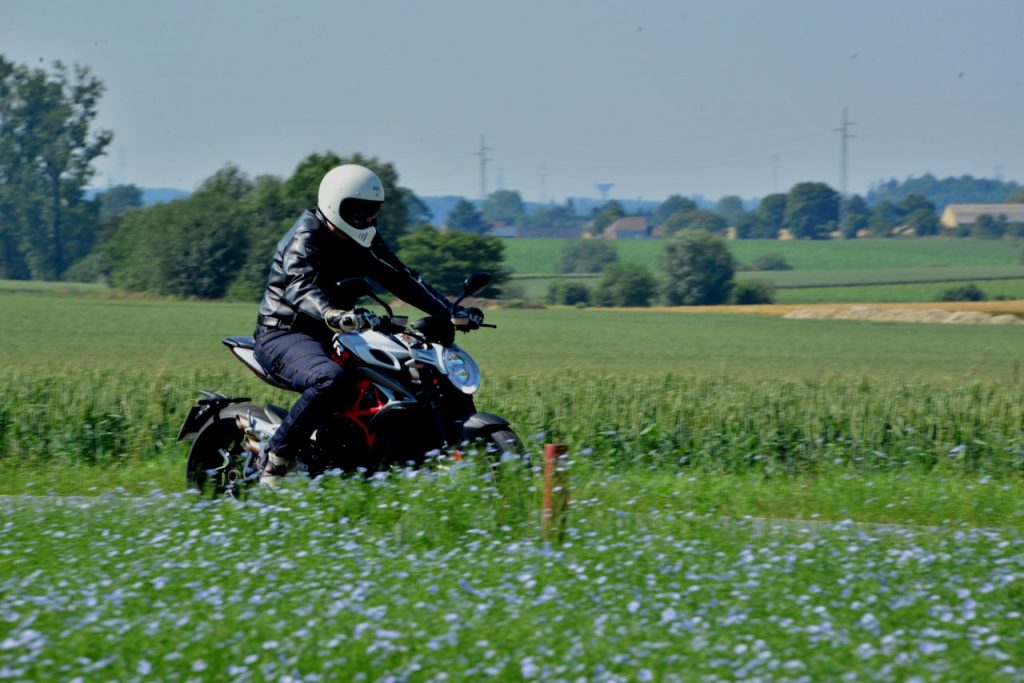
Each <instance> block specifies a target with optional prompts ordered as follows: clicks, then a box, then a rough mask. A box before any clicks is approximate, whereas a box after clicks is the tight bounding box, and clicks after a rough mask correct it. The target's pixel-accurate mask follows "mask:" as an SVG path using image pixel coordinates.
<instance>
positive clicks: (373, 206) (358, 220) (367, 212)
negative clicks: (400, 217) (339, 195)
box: [338, 197, 384, 229]
mask: <svg viewBox="0 0 1024 683" xmlns="http://www.w3.org/2000/svg"><path fill="white" fill-rule="evenodd" d="M382 204H384V202H375V201H373V200H372V199H359V198H357V197H349V198H348V199H344V200H342V202H341V206H339V207H338V215H339V216H341V220H343V221H345V222H346V223H348V224H349V225H351V226H352V227H353V228H359V229H362V228H369V227H371V226H373V225H376V224H377V214H378V213H379V212H380V207H381V205H382Z"/></svg>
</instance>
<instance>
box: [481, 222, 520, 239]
mask: <svg viewBox="0 0 1024 683" xmlns="http://www.w3.org/2000/svg"><path fill="white" fill-rule="evenodd" d="M487 225H489V226H490V227H489V228H488V230H487V234H488V235H490V236H491V237H506V238H508V237H518V236H519V230H518V229H517V228H516V226H514V225H509V224H508V223H506V222H505V221H487Z"/></svg>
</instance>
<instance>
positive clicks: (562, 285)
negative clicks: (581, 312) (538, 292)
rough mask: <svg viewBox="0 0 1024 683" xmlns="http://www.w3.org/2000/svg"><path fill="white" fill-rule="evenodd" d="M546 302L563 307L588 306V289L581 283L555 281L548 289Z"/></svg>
mask: <svg viewBox="0 0 1024 683" xmlns="http://www.w3.org/2000/svg"><path fill="white" fill-rule="evenodd" d="M546 300H547V302H548V303H549V304H562V305H565V306H588V305H590V289H588V288H587V286H586V285H585V284H583V283H582V282H576V281H573V280H555V281H554V282H552V283H551V286H550V287H548V295H547V299H546Z"/></svg>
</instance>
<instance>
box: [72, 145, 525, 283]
mask: <svg viewBox="0 0 1024 683" xmlns="http://www.w3.org/2000/svg"><path fill="white" fill-rule="evenodd" d="M344 163H355V164H361V165H363V166H367V167H368V168H371V169H373V170H374V172H376V173H377V175H378V176H380V178H381V181H382V182H383V184H384V193H385V196H386V197H387V201H385V203H384V208H383V209H382V210H381V214H380V217H379V218H378V231H379V233H380V234H381V236H382V238H383V239H384V240H385V241H387V242H388V243H389V244H390V245H391V246H392V248H395V249H398V250H399V251H400V253H401V254H402V255H403V257H405V259H406V262H407V263H408V264H409V265H410V267H412V268H417V269H420V270H421V271H422V272H423V273H424V274H425V275H426V276H427V277H428V279H430V280H431V282H432V283H433V284H435V286H437V287H439V288H440V289H442V291H446V292H448V293H455V292H457V291H458V289H459V287H460V285H461V283H462V280H463V279H464V278H465V276H466V275H467V274H468V272H469V271H471V270H490V271H492V272H494V273H495V274H496V278H495V280H494V281H493V283H492V285H491V290H490V291H491V292H492V293H496V292H498V291H499V287H500V284H501V282H502V281H503V279H504V277H505V273H504V271H503V269H502V257H503V250H504V245H503V244H502V243H501V241H500V240H498V239H497V238H493V237H481V236H475V235H471V234H469V233H462V234H450V235H442V234H440V233H439V232H438V231H437V230H435V229H434V228H432V227H431V226H429V225H425V224H423V216H422V213H421V212H422V204H421V203H420V202H419V200H418V198H417V197H416V196H415V194H413V192H412V191H411V190H409V189H408V188H404V187H402V186H400V185H399V184H398V172H397V171H396V170H395V167H394V166H393V165H392V164H390V163H387V162H382V161H380V160H379V159H377V158H376V157H364V156H362V155H360V154H354V155H352V156H348V157H341V156H338V155H337V154H335V153H333V152H326V153H322V154H311V155H310V156H308V157H306V159H304V160H303V161H302V162H300V163H299V165H298V167H297V168H296V169H295V171H294V172H293V173H292V175H291V176H289V177H288V178H279V177H277V176H271V175H262V176H257V177H255V178H250V177H249V176H248V175H246V174H245V173H244V172H242V171H241V170H240V169H239V168H238V167H237V166H233V165H228V166H225V167H224V168H222V169H221V170H220V171H218V172H217V173H215V174H214V175H212V176H210V177H209V178H207V179H206V180H205V181H203V183H202V184H201V185H200V187H199V189H198V190H196V191H195V192H194V193H193V194H192V195H191V196H190V197H188V198H187V199H179V200H176V201H173V202H170V203H167V204H159V205H155V206H151V207H147V208H144V209H140V210H136V211H129V212H126V213H124V214H122V215H121V216H120V217H119V219H118V220H117V221H116V224H115V225H114V226H113V228H112V229H111V230H110V234H109V236H108V237H107V239H106V240H105V241H104V242H103V243H102V244H101V245H100V248H99V249H98V251H97V253H96V254H95V256H94V259H93V261H92V266H93V268H94V269H95V270H94V275H95V276H96V277H97V278H100V279H106V280H107V281H109V282H110V283H111V284H112V285H114V286H115V287H119V288H123V289H128V290H135V291H148V292H156V293H159V294H168V295H174V296H183V297H200V298H220V297H224V296H229V297H231V298H236V299H255V298H258V296H259V295H260V294H261V293H262V291H263V288H264V287H265V285H266V282H267V275H268V271H269V268H270V261H271V257H272V256H273V253H274V250H275V247H276V244H277V242H278V240H280V239H281V237H282V236H283V235H284V234H285V232H287V230H288V229H289V228H290V227H291V225H292V223H294V221H295V220H296V219H297V218H298V217H299V215H300V214H301V213H302V211H303V210H304V209H307V208H313V207H315V206H316V201H317V197H316V194H317V189H318V187H319V184H320V179H321V178H322V177H323V175H324V174H325V173H326V172H327V171H328V170H330V169H331V168H333V167H334V166H337V165H339V164H344ZM406 252H408V253H406Z"/></svg>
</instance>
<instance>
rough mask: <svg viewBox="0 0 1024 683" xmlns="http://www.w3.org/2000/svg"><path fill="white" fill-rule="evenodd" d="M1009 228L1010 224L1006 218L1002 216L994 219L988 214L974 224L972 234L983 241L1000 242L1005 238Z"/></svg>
mask: <svg viewBox="0 0 1024 683" xmlns="http://www.w3.org/2000/svg"><path fill="white" fill-rule="evenodd" d="M1008 227H1009V224H1008V222H1007V220H1006V216H1002V215H1000V216H996V217H995V218H993V217H992V216H989V215H987V214H982V215H980V216H978V219H977V220H976V221H975V222H974V228H973V229H972V230H971V234H973V235H974V236H975V237H977V238H979V239H983V240H998V239H1002V238H1003V236H1004V235H1005V234H1006V230H1007V228H1008Z"/></svg>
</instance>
